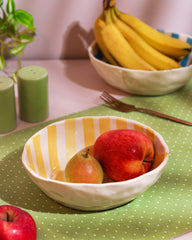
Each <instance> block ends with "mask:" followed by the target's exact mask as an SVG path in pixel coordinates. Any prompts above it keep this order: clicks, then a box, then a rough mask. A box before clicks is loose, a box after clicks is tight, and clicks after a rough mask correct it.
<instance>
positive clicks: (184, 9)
mask: <svg viewBox="0 0 192 240" xmlns="http://www.w3.org/2000/svg"><path fill="white" fill-rule="evenodd" d="M102 1H103V0H32V1H29V0H28V1H26V0H15V3H16V8H17V9H19V8H22V9H24V10H26V11H28V12H30V13H31V14H32V15H33V17H34V25H35V27H36V28H37V31H36V32H37V36H36V39H35V42H33V43H32V44H30V45H29V46H28V47H27V48H26V50H25V55H24V59H49V58H50V59H61V58H88V54H87V47H88V45H90V43H91V42H92V41H93V40H94V35H93V25H94V21H95V19H96V18H97V16H98V15H99V14H100V13H101V11H102ZM5 2H6V1H5ZM116 2H117V7H118V8H119V9H120V10H121V11H124V12H127V13H130V14H132V15H134V16H136V17H138V18H140V19H141V20H143V21H145V22H146V23H148V24H149V25H151V26H153V27H154V28H159V29H166V30H168V31H172V32H182V33H186V34H191V35H192V26H191V23H192V12H191V9H192V0H116Z"/></svg>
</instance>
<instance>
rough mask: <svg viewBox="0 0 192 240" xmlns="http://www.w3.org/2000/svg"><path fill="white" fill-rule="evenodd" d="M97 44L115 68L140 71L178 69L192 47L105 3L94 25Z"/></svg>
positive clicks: (108, 0) (105, 1) (107, 1)
mask: <svg viewBox="0 0 192 240" xmlns="http://www.w3.org/2000/svg"><path fill="white" fill-rule="evenodd" d="M94 34H95V40H96V42H97V45H98V47H99V49H100V50H101V52H102V54H103V55H104V57H105V58H106V60H107V61H108V62H109V63H110V64H113V65H116V66H122V67H125V68H129V69H138V70H151V71H155V70H167V69H173V68H179V67H181V65H180V64H179V61H180V60H182V59H183V58H184V57H185V56H186V55H187V54H189V52H190V51H191V46H190V45H189V44H188V43H186V42H183V41H181V40H179V39H176V38H173V37H170V36H168V35H165V34H163V33H161V32H159V31H157V30H155V29H153V28H152V27H150V26H149V25H147V24H145V23H144V22H142V21H141V20H139V19H138V18H136V17H134V16H132V15H129V14H126V13H122V12H120V11H119V10H118V9H117V7H116V5H115V1H114V0H104V9H103V12H102V14H101V16H99V17H98V18H97V19H96V21H95V24H94Z"/></svg>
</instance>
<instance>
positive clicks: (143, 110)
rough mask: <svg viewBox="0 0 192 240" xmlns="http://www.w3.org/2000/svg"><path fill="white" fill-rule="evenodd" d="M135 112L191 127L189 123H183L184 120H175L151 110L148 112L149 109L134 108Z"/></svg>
mask: <svg viewBox="0 0 192 240" xmlns="http://www.w3.org/2000/svg"><path fill="white" fill-rule="evenodd" d="M135 110H136V111H138V112H144V113H149V114H151V115H155V116H158V117H161V118H165V119H169V120H171V121H173V122H178V123H182V124H185V125H188V126H192V123H191V122H188V121H184V120H181V119H178V118H175V117H172V116H169V115H166V114H163V113H159V112H156V111H152V110H149V109H145V108H135Z"/></svg>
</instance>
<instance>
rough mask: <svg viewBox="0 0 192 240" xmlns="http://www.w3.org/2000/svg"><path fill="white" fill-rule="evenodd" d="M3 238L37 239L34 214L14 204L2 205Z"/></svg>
mask: <svg viewBox="0 0 192 240" xmlns="http://www.w3.org/2000/svg"><path fill="white" fill-rule="evenodd" d="M0 239H1V240H12V239H14V240H36V239H37V229H36V224H35V221H34V219H33V218H32V216H31V215H30V214H29V213H28V212H26V211H24V210H22V209H20V208H18V207H16V206H12V205H1V206H0Z"/></svg>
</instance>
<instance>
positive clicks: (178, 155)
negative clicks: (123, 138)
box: [0, 83, 192, 240]
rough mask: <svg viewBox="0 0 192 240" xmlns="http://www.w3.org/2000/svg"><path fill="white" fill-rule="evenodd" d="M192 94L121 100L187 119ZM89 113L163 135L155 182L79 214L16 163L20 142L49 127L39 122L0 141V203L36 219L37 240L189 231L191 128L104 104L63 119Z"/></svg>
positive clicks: (187, 90) (123, 238)
mask: <svg viewBox="0 0 192 240" xmlns="http://www.w3.org/2000/svg"><path fill="white" fill-rule="evenodd" d="M191 90H192V84H191V83H189V84H187V85H186V86H185V87H184V88H182V89H181V90H180V91H177V92H175V93H173V94H169V95H166V96H160V97H140V96H132V97H127V98H124V99H123V101H125V102H129V103H130V104H135V105H136V106H140V107H146V108H150V109H153V110H155V111H159V112H163V113H166V114H169V115H173V116H175V117H178V118H182V119H185V120H188V121H192V115H191V112H192V104H191V102H192V94H191ZM88 115H92V116H94V115H116V116H119V117H125V118H130V119H134V120H137V121H139V122H142V123H144V124H147V125H148V126H150V127H152V128H153V129H154V130H156V131H158V132H159V133H160V134H161V135H162V136H163V137H164V139H165V141H166V143H167V145H168V146H169V149H170V157H169V162H168V165H167V167H166V169H165V171H164V173H163V175H162V176H161V178H160V179H159V180H158V181H157V182H156V184H154V185H153V186H152V187H151V188H149V189H148V190H147V191H146V192H144V193H143V194H142V195H141V196H139V197H138V198H136V199H135V200H133V201H132V202H130V203H127V204H125V205H123V206H121V207H118V208H115V209H111V210H108V211H102V212H84V211H78V210H74V209H70V208H67V207H65V206H62V205H60V204H58V203H57V202H55V201H53V200H52V199H50V198H49V197H47V196H46V195H45V194H44V193H43V192H41V190H40V189H39V188H38V187H37V186H36V185H35V184H34V183H33V182H32V181H31V180H30V178H29V177H28V175H27V174H26V172H25V169H24V168H23V166H22V163H21V154H22V150H23V146H24V144H25V142H26V141H27V139H28V138H29V137H30V136H31V135H32V134H34V133H35V132H36V131H38V130H39V129H41V128H42V127H44V126H45V125H46V124H48V123H46V124H45V123H44V124H40V125H38V126H35V127H31V128H28V129H25V130H21V131H19V132H16V133H13V134H10V135H7V136H4V137H1V138H0V196H1V197H0V204H1V205H2V204H13V205H16V206H19V207H21V208H24V209H26V210H27V211H28V212H29V213H30V214H31V215H32V216H33V218H34V219H35V221H36V224H37V229H38V240H40V239H41V240H44V239H46V240H47V239H48V240H49V239H50V240H53V239H59V240H62V239H64V240H76V239H78V240H89V239H92V240H102V239H111V240H113V239H114V240H127V239H129V240H135V239H136V240H138V239H147V240H148V239H162V240H164V239H171V238H173V237H175V236H177V235H180V234H182V233H184V232H188V231H190V230H191V229H192V204H191V199H192V188H191V182H192V161H191V152H192V141H191V140H190V138H191V136H192V128H191V127H188V126H184V125H181V124H177V123H174V122H171V121H167V120H164V119H160V118H157V117H153V116H150V115H148V114H143V113H137V112H131V113H120V112H116V111H114V110H112V109H111V108H109V107H106V106H104V105H102V106H98V107H95V108H92V109H89V110H86V111H83V112H80V113H76V114H72V115H70V116H67V117H64V118H65V119H66V118H73V117H80V116H88ZM64 118H63V119H64ZM59 120H60V119H59ZM49 123H51V122H49Z"/></svg>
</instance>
